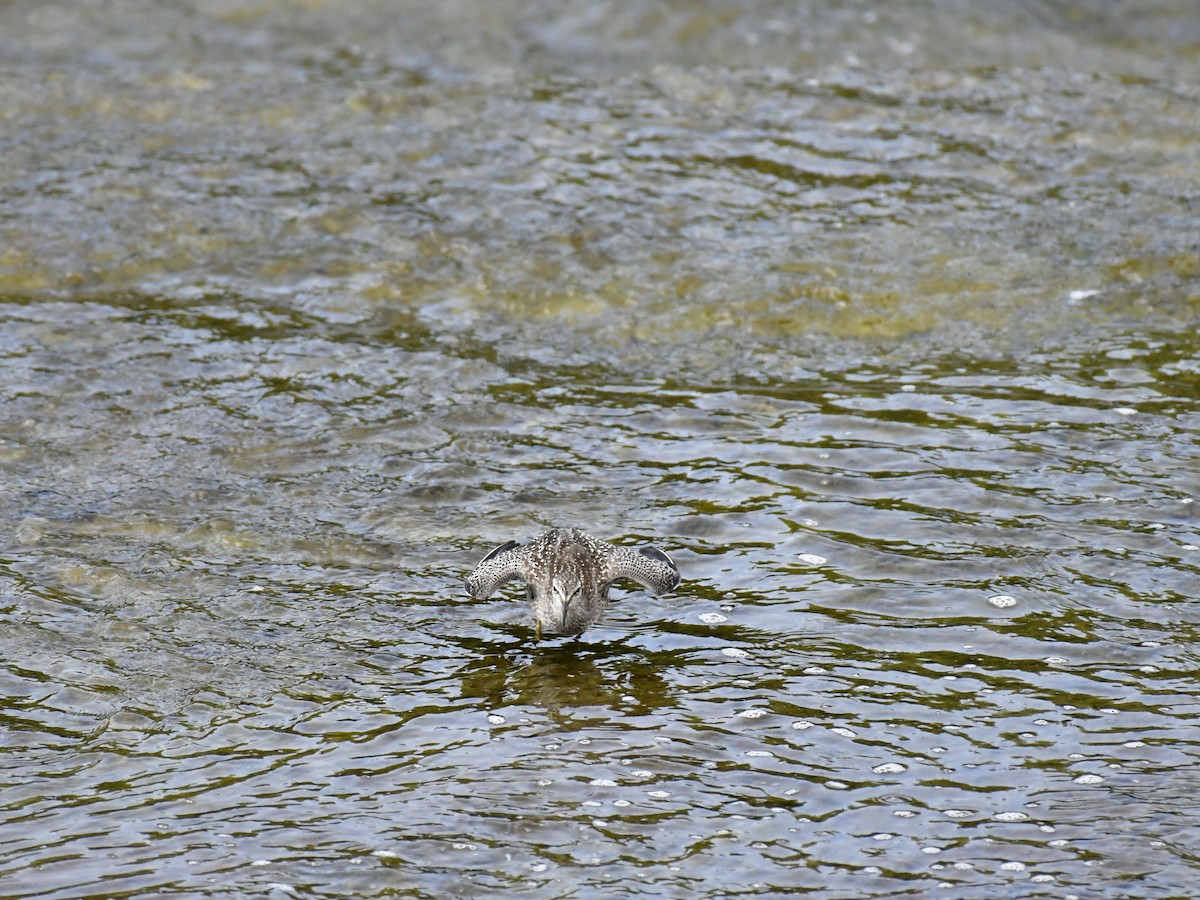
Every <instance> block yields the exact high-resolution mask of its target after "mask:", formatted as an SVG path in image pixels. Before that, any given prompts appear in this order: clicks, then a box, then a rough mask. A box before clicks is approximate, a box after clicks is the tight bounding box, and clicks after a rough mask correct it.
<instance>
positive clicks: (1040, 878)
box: [1029, 874, 1054, 884]
mask: <svg viewBox="0 0 1200 900" xmlns="http://www.w3.org/2000/svg"><path fill="white" fill-rule="evenodd" d="M1029 880H1030V881H1035V882H1037V883H1038V884H1049V883H1050V882H1051V881H1054V876H1053V875H1046V874H1041V875H1034V876H1033V877H1032V878H1030V879H1029Z"/></svg>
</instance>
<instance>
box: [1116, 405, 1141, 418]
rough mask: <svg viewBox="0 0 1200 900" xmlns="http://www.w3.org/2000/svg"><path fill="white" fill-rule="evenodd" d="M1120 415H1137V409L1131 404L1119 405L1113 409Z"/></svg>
mask: <svg viewBox="0 0 1200 900" xmlns="http://www.w3.org/2000/svg"><path fill="white" fill-rule="evenodd" d="M1113 412H1115V413H1116V414H1117V415H1118V416H1136V415H1137V410H1136V409H1133V408H1132V407H1129V406H1118V407H1117V408H1116V409H1114V410H1113Z"/></svg>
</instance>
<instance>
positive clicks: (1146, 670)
mask: <svg viewBox="0 0 1200 900" xmlns="http://www.w3.org/2000/svg"><path fill="white" fill-rule="evenodd" d="M1138 671H1139V672H1141V673H1143V674H1145V675H1154V674H1155V673H1156V672H1158V666H1139V667H1138Z"/></svg>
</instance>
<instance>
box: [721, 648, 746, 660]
mask: <svg viewBox="0 0 1200 900" xmlns="http://www.w3.org/2000/svg"><path fill="white" fill-rule="evenodd" d="M721 652H722V653H723V654H725V655H726V656H728V657H729V658H730V659H745V658H746V657H747V656H749V655H750V654H749V653H747V652H746V651H745V650H743V649H741V648H740V647H722V648H721Z"/></svg>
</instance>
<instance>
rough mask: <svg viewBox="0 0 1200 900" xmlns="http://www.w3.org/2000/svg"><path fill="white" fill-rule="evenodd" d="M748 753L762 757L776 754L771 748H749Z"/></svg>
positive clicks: (748, 754)
mask: <svg viewBox="0 0 1200 900" xmlns="http://www.w3.org/2000/svg"><path fill="white" fill-rule="evenodd" d="M746 755H747V756H759V757H762V756H774V755H775V754H774V753H772V752H771V751H770V750H747V751H746Z"/></svg>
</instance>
